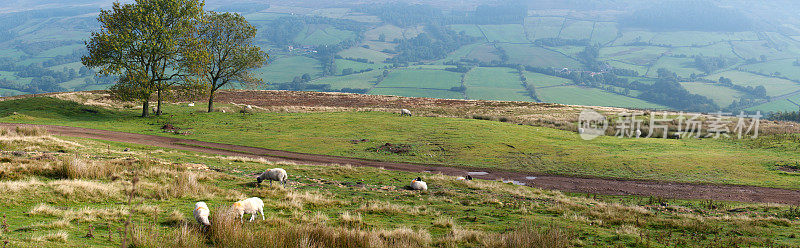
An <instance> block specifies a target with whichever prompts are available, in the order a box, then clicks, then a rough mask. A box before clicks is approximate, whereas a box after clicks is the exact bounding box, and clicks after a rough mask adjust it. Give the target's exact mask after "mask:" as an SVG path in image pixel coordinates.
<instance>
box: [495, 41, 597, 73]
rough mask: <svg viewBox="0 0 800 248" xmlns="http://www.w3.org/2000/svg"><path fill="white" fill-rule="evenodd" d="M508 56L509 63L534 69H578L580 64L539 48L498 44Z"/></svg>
mask: <svg viewBox="0 0 800 248" xmlns="http://www.w3.org/2000/svg"><path fill="white" fill-rule="evenodd" d="M499 46H500V47H502V48H503V49H505V50H506V53H507V54H508V56H509V62H511V63H514V64H523V65H530V66H536V67H558V68H564V67H567V68H578V67H581V64H580V62H578V61H576V60H574V59H572V58H569V57H566V56H564V55H563V54H560V53H557V52H553V51H550V50H547V49H544V48H541V47H535V46H533V45H526V44H500V45H499Z"/></svg>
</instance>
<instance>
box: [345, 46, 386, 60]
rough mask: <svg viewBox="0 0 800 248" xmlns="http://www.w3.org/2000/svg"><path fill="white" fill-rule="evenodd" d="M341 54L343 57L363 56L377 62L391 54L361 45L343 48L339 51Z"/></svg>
mask: <svg viewBox="0 0 800 248" xmlns="http://www.w3.org/2000/svg"><path fill="white" fill-rule="evenodd" d="M339 56H342V57H343V58H355V59H359V58H362V59H366V60H369V61H371V62H375V63H381V62H383V61H385V60H386V59H387V58H389V55H387V54H385V53H382V52H379V51H375V50H372V49H367V48H364V47H360V46H359V47H353V48H349V49H347V50H343V51H341V52H339Z"/></svg>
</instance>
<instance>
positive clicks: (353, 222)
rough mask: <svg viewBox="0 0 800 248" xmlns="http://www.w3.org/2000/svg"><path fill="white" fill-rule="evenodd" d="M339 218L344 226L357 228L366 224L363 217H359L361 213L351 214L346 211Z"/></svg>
mask: <svg viewBox="0 0 800 248" xmlns="http://www.w3.org/2000/svg"><path fill="white" fill-rule="evenodd" d="M340 218H341V221H342V224H343V225H344V226H347V227H351V228H359V227H362V226H364V225H365V224H366V223H364V218H362V217H361V213H357V214H352V213H350V212H349V211H348V212H344V213H342V215H341V216H340Z"/></svg>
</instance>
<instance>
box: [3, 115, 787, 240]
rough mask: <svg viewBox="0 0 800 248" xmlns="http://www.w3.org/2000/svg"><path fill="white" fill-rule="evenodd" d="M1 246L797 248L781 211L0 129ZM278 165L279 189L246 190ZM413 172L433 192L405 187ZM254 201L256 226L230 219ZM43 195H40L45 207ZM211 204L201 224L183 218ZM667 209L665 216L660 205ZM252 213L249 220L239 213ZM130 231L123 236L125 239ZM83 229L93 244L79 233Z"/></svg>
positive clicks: (769, 207)
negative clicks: (259, 206)
mask: <svg viewBox="0 0 800 248" xmlns="http://www.w3.org/2000/svg"><path fill="white" fill-rule="evenodd" d="M0 145H2V147H3V148H4V150H10V151H15V152H13V153H11V152H3V153H2V155H0V156H1V157H2V162H0V171H1V172H2V174H0V175H2V181H0V189H2V190H3V192H4V193H3V194H2V195H0V203H2V204H3V217H2V220H1V221H2V223H3V226H2V228H1V229H0V230H2V232H0V239H2V240H3V242H4V243H6V245H7V246H10V247H115V246H119V244H121V243H122V242H123V241H122V240H123V238H122V237H128V238H127V239H126V240H127V241H126V242H127V244H128V245H131V246H132V247H240V246H242V245H245V244H247V245H257V246H259V247H262V246H280V247H307V246H308V245H318V246H325V247H353V246H358V247H409V246H415V247H431V246H436V247H477V246H489V247H527V246H533V247H567V246H590V247H605V246H637V245H642V244H650V245H658V244H663V245H666V246H670V245H680V246H683V247H705V246H708V245H723V246H727V245H733V244H736V245H748V246H762V245H767V244H768V245H797V244H798V242H800V240H798V238H797V237H796V236H795V234H794V233H796V230H797V228H798V227H799V226H800V223H798V221H797V220H796V218H797V212H796V210H792V209H790V208H788V207H786V206H780V205H762V204H741V203H728V202H710V201H706V202H701V201H681V200H664V199H654V198H638V197H606V196H593V197H584V196H575V195H572V196H570V195H565V194H563V193H560V192H554V191H546V190H539V189H535V188H530V187H525V186H517V185H513V184H504V183H501V182H492V181H483V180H474V181H459V180H456V178H453V177H449V176H441V175H430V174H417V173H403V172H393V171H387V170H382V169H376V168H353V167H349V166H309V165H298V164H273V163H270V162H266V161H264V160H260V159H249V158H242V157H220V156H215V155H210V154H199V153H190V152H183V151H175V150H165V149H161V148H156V147H148V146H139V145H131V144H124V143H116V142H104V141H93V140H84V139H74V138H57V137H51V136H48V135H46V134H44V133H43V131H41V130H37V129H26V128H23V129H18V130H5V129H3V130H2V132H0ZM274 167H281V168H284V169H286V170H287V171H288V173H289V175H290V176H289V183H288V187H286V188H282V187H280V186H269V185H263V184H262V186H261V187H256V186H255V184H254V182H253V181H254V179H253V177H252V176H251V175H252V174H253V173H259V172H261V171H264V170H265V169H267V168H274ZM417 176H422V177H423V180H425V181H427V182H428V185H429V190H428V191H426V192H415V191H410V190H406V189H404V186H405V185H406V184H407V183H408V182H409V181H410V179H411V178H415V177H417ZM248 197H259V198H261V199H262V200H263V201H264V203H265V206H264V214H265V216H266V218H265V219H266V220H261V218H256V221H254V222H253V223H250V222H245V223H244V224H239V220H237V219H235V218H236V217H235V216H234V215H233V214H232V213H231V212H230V210H229V208H228V207H229V206H231V205H232V203H233V202H235V201H237V200H240V199H244V198H248ZM42 199H46V200H45V201H43V200H42ZM196 201H204V202H206V203H207V204H208V206H209V208H210V211H211V213H212V215H211V222H212V226H211V228H209V229H207V230H206V231H202V230H201V228H200V226H199V225H197V224H196V222H195V220H194V219H193V217H192V210H193V209H194V206H193V205H194V203H195V202H196ZM664 206H667V207H664ZM247 217H248V216H247V215H245V218H247ZM125 230H128V232H127V233H128V235H127V236H124V235H123V234H124V233H126V231H125ZM87 234H91V235H92V236H93V238H90V237H87Z"/></svg>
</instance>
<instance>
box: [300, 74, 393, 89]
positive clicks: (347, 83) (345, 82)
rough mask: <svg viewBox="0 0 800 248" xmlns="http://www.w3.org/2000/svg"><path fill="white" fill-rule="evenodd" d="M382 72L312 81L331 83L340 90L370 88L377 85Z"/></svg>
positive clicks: (332, 87)
mask: <svg viewBox="0 0 800 248" xmlns="http://www.w3.org/2000/svg"><path fill="white" fill-rule="evenodd" d="M382 73H383V71H382V70H374V71H369V72H364V73H358V74H351V75H347V76H341V77H324V78H320V79H317V80H314V81H311V83H312V84H329V85H331V89H334V90H339V89H342V88H353V89H369V88H371V87H372V86H374V85H375V83H376V82H377V77H378V76H379V75H381V74H382Z"/></svg>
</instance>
